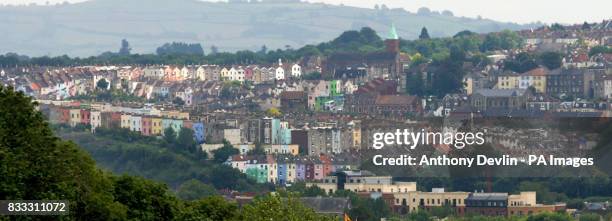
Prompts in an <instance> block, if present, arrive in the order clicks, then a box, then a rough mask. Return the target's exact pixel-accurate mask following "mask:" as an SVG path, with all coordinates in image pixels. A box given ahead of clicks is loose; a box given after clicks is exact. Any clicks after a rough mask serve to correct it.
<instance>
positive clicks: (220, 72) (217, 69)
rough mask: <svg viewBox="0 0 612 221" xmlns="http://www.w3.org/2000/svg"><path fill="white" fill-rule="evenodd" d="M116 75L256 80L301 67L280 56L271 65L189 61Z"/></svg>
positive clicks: (293, 74) (289, 74)
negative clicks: (196, 63) (205, 63)
mask: <svg viewBox="0 0 612 221" xmlns="http://www.w3.org/2000/svg"><path fill="white" fill-rule="evenodd" d="M118 76H119V77H120V78H121V79H125V80H130V81H132V80H142V78H146V79H158V80H164V81H184V80H198V81H205V80H214V81H219V80H229V81H240V82H244V81H252V82H255V83H260V82H267V81H274V80H285V79H289V78H300V77H301V76H302V67H301V66H300V65H299V64H298V63H292V64H283V62H282V60H280V59H279V61H278V64H276V65H272V66H268V67H266V66H259V65H246V66H240V65H233V66H227V67H224V66H219V65H188V66H182V67H180V66H147V67H144V68H141V67H134V68H131V67H124V68H121V69H119V70H118Z"/></svg>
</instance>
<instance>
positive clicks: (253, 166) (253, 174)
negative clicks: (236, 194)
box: [246, 156, 268, 183]
mask: <svg viewBox="0 0 612 221" xmlns="http://www.w3.org/2000/svg"><path fill="white" fill-rule="evenodd" d="M246 175H247V177H248V178H250V179H253V180H255V182H257V183H266V182H267V181H268V163H267V161H266V157H265V156H255V157H253V158H252V159H249V161H248V162H247V165H246Z"/></svg>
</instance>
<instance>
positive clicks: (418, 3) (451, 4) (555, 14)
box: [0, 0, 612, 23]
mask: <svg viewBox="0 0 612 221" xmlns="http://www.w3.org/2000/svg"><path fill="white" fill-rule="evenodd" d="M67 1H68V2H80V1H84V0H67ZM126 1H129V0H126ZM309 1H311V2H325V3H329V4H335V5H337V4H345V5H351V6H357V7H364V8H373V7H374V5H376V4H385V5H387V7H389V8H400V7H401V8H405V9H406V10H408V11H411V12H416V11H417V9H418V8H420V7H428V8H430V9H431V10H436V11H442V10H450V11H452V12H453V13H454V14H455V15H456V16H466V17H477V16H482V17H483V18H490V19H493V20H497V21H510V22H518V23H529V22H536V21H541V22H545V23H553V22H561V23H582V22H584V21H588V22H600V21H601V20H603V19H612V11H611V10H610V9H611V8H612V1H611V0H309ZM32 2H34V3H37V4H45V3H46V2H49V3H51V4H54V3H58V2H64V0H0V3H2V4H28V3H32Z"/></svg>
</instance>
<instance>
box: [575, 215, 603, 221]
mask: <svg viewBox="0 0 612 221" xmlns="http://www.w3.org/2000/svg"><path fill="white" fill-rule="evenodd" d="M599 220H600V217H599V215H598V214H596V213H583V214H580V221H599Z"/></svg>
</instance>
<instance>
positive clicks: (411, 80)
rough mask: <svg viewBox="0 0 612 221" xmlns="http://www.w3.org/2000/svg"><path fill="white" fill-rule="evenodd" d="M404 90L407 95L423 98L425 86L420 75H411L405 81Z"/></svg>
mask: <svg viewBox="0 0 612 221" xmlns="http://www.w3.org/2000/svg"><path fill="white" fill-rule="evenodd" d="M406 81H407V82H406V90H408V91H407V92H408V93H409V94H413V95H418V96H423V95H425V85H424V82H423V78H422V77H421V73H416V74H411V75H410V76H409V77H408V78H407V79H406Z"/></svg>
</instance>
